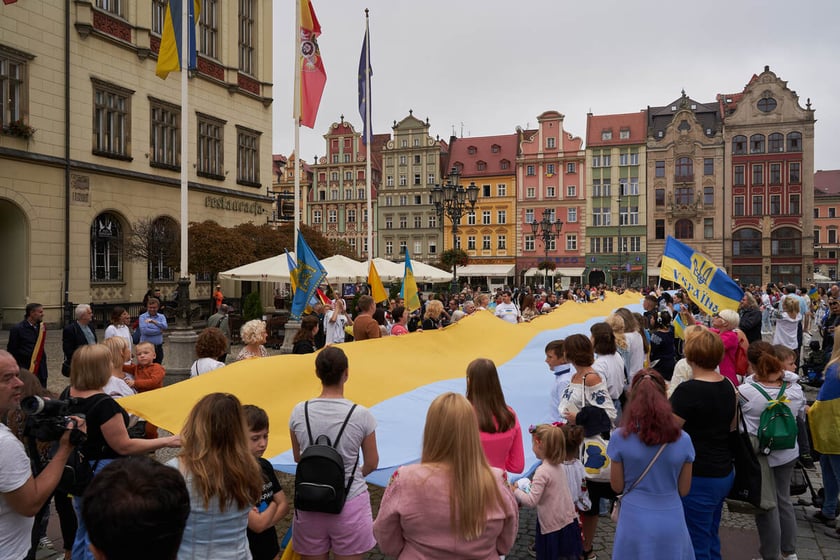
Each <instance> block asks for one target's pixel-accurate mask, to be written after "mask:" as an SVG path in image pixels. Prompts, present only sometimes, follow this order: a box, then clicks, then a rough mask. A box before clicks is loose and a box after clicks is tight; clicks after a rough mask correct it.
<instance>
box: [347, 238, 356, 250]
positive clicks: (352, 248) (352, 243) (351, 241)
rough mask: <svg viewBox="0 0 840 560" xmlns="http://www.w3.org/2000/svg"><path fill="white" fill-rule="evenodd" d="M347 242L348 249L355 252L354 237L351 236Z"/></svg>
mask: <svg viewBox="0 0 840 560" xmlns="http://www.w3.org/2000/svg"><path fill="white" fill-rule="evenodd" d="M347 244H348V245H350V249H351V250H352V251H353V252H354V253H355V252H356V238H355V237H351V238H350V239H348V240H347Z"/></svg>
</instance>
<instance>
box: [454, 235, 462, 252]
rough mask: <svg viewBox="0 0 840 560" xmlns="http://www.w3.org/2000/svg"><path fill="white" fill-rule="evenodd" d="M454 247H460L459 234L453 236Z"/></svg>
mask: <svg viewBox="0 0 840 560" xmlns="http://www.w3.org/2000/svg"><path fill="white" fill-rule="evenodd" d="M455 248H456V249H460V248H461V236H460V235H456V236H455Z"/></svg>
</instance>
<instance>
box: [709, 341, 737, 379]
mask: <svg viewBox="0 0 840 560" xmlns="http://www.w3.org/2000/svg"><path fill="white" fill-rule="evenodd" d="M709 330H711V331H712V332H717V333H718V334H719V335H720V339H721V341H722V342H723V350H724V351H723V359H722V360H721V361H720V366H718V369H720V374H721V375H722V376H724V377H726V378H728V379H729V380H730V381H732V383H734V384H735V386H736V387H737V386H738V375H737V374H736V372H735V354H736V352H737V351H738V333H736V332H735V331H724V332H718V331H717V330H716V329H709Z"/></svg>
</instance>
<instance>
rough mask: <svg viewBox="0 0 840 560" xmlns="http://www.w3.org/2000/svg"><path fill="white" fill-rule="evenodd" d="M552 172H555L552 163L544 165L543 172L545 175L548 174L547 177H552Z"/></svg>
mask: <svg viewBox="0 0 840 560" xmlns="http://www.w3.org/2000/svg"><path fill="white" fill-rule="evenodd" d="M554 170H555V167H554V164H553V163H548V164H546V166H545V172H546V174H548V175H554Z"/></svg>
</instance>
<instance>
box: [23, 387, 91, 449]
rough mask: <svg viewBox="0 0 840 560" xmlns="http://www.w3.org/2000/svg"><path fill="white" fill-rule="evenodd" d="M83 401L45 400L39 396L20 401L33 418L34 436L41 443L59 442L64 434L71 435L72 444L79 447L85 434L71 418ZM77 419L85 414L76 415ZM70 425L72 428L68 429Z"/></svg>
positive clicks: (28, 414)
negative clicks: (68, 433) (76, 407)
mask: <svg viewBox="0 0 840 560" xmlns="http://www.w3.org/2000/svg"><path fill="white" fill-rule="evenodd" d="M80 401H81V399H77V398H70V399H67V400H57V399H56V400H52V399H43V398H41V397H38V396H31V397H26V398H24V399H22V400H21V401H20V409H21V410H22V411H23V412H24V413H26V415H27V416H28V417H30V418H31V422H32V435H33V436H34V437H35V439H38V440H41V441H58V440H60V439H61V436H63V435H64V432H65V431H67V430H68V429H69V430H72V432H71V433H70V443H72V444H73V445H79V444H82V443H84V441H85V438H86V436H85V434H84V432H82V431H80V430H78V429H77V428H76V420H75V419H74V418H71V417H70V415H71V414H73V412H72V409H73V408H74V407H75V406H76V405H78V403H79V402H80ZM74 416H77V417H82V418H83V417H84V414H74ZM68 424H69V425H70V428H68V427H67V426H68Z"/></svg>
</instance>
